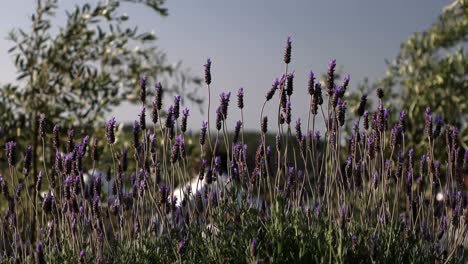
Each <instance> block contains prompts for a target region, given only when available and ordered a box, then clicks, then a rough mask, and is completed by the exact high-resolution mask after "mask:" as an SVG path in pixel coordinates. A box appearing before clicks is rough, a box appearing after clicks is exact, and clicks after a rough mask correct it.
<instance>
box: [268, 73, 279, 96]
mask: <svg viewBox="0 0 468 264" xmlns="http://www.w3.org/2000/svg"><path fill="white" fill-rule="evenodd" d="M278 86H279V80H278V78H277V79H276V80H275V82H274V83H273V85H272V86H271V89H270V91H268V93H267V95H266V96H265V98H266V100H267V101H270V100H271V98H273V95H275V92H276V90H277V89H278Z"/></svg>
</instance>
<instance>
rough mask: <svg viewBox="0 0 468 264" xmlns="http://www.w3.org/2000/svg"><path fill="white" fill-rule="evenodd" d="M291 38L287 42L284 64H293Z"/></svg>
mask: <svg viewBox="0 0 468 264" xmlns="http://www.w3.org/2000/svg"><path fill="white" fill-rule="evenodd" d="M291 44H292V42H291V37H288V38H287V40H286V48H285V50H284V63H286V64H289V63H290V62H291V50H292V45H291Z"/></svg>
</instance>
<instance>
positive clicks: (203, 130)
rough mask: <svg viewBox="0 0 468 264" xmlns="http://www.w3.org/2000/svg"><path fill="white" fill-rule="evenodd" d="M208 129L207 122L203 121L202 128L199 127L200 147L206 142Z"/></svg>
mask: <svg viewBox="0 0 468 264" xmlns="http://www.w3.org/2000/svg"><path fill="white" fill-rule="evenodd" d="M207 127H208V122H207V121H203V122H202V127H201V130H200V138H199V143H200V145H202V146H203V145H205V140H206V129H207Z"/></svg>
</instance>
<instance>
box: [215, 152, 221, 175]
mask: <svg viewBox="0 0 468 264" xmlns="http://www.w3.org/2000/svg"><path fill="white" fill-rule="evenodd" d="M215 170H216V171H217V172H218V173H219V174H221V157H220V156H216V157H215Z"/></svg>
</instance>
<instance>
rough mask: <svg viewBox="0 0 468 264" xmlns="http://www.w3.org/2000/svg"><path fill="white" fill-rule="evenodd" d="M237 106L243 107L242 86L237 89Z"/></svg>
mask: <svg viewBox="0 0 468 264" xmlns="http://www.w3.org/2000/svg"><path fill="white" fill-rule="evenodd" d="M237 107H239V109H243V108H244V88H242V87H241V88H239V90H238V91H237Z"/></svg>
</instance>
